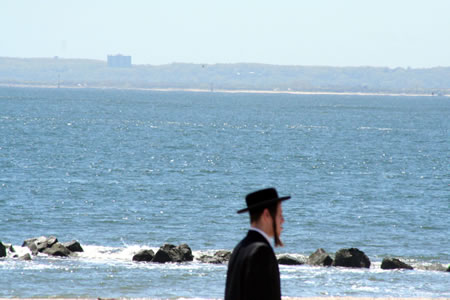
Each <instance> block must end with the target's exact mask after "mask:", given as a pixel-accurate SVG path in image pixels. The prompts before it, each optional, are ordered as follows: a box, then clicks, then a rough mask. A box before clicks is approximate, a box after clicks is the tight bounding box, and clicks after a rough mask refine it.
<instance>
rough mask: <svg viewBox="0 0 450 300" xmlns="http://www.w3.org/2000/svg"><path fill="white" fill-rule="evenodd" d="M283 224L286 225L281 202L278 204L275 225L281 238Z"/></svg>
mask: <svg viewBox="0 0 450 300" xmlns="http://www.w3.org/2000/svg"><path fill="white" fill-rule="evenodd" d="M283 223H284V217H283V208H282V207H281V201H280V202H278V208H277V215H276V217H275V224H276V226H277V232H278V235H280V236H281V231H282V230H283Z"/></svg>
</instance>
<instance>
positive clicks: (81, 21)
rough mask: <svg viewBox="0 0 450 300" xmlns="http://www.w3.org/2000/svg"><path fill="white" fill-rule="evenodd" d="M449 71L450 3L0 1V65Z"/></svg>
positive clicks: (341, 0)
mask: <svg viewBox="0 0 450 300" xmlns="http://www.w3.org/2000/svg"><path fill="white" fill-rule="evenodd" d="M108 54H123V55H131V56H132V61H133V64H150V65H162V64H169V63H173V62H183V63H199V64H216V63H264V64H274V65H307V66H338V67H343V66H375V67H391V68H395V67H405V68H406V67H411V68H430V67H438V66H444V67H448V66H450V0H277V1H275V0H272V1H267V0H221V1H218V0H217V1H216V0H127V1H125V0H77V1H69V0H0V57H24V58H29V57H54V56H59V57H61V58H87V59H98V60H106V57H107V55H108Z"/></svg>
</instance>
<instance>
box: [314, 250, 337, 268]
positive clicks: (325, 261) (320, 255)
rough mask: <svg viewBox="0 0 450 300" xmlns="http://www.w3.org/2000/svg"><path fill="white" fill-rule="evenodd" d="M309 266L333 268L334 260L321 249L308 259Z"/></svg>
mask: <svg viewBox="0 0 450 300" xmlns="http://www.w3.org/2000/svg"><path fill="white" fill-rule="evenodd" d="M308 264H309V265H312V266H331V265H332V264H333V259H332V258H331V256H330V255H329V254H328V253H327V252H326V251H325V250H323V249H322V248H319V249H317V250H316V252H314V253H313V254H311V255H310V256H309V257H308Z"/></svg>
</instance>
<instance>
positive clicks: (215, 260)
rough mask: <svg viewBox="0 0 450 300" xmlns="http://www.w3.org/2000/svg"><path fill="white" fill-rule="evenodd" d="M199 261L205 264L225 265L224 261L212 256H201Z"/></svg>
mask: <svg viewBox="0 0 450 300" xmlns="http://www.w3.org/2000/svg"><path fill="white" fill-rule="evenodd" d="M198 260H199V261H201V262H202V263H205V264H222V263H223V261H222V260H221V259H220V258H218V257H215V256H211V255H202V256H200V258H199V259H198Z"/></svg>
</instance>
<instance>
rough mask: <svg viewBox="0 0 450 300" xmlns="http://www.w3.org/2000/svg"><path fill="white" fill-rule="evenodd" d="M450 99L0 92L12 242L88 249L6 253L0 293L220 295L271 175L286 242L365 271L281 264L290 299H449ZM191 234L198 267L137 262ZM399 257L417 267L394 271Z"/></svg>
mask: <svg viewBox="0 0 450 300" xmlns="http://www.w3.org/2000/svg"><path fill="white" fill-rule="evenodd" d="M449 129H450V98H448V97H402V96H358V95H289V94H251V93H248V94H247V93H236V94H232V93H218V92H205V93H195V92H181V91H180V92H158V91H139V90H113V89H46V88H12V87H1V88H0V207H1V213H0V240H1V241H2V242H3V243H9V244H12V245H13V247H14V248H15V250H16V252H17V253H19V254H21V255H22V254H25V253H28V252H29V250H28V248H26V247H21V246H22V243H23V241H24V240H26V239H28V238H33V237H39V236H56V237H57V238H58V240H59V241H61V242H65V241H71V240H77V241H79V242H80V243H81V245H82V247H83V248H84V250H85V251H84V252H83V253H80V254H79V255H78V256H76V257H70V258H57V257H49V256H47V255H45V254H39V255H38V256H33V259H32V260H31V261H23V260H19V259H17V258H13V257H12V254H11V255H9V256H8V257H6V258H0V297H6V298H10V297H94V298H95V297H150V298H161V299H167V298H170V299H177V298H183V297H184V298H195V297H199V298H207V299H210V298H214V299H220V298H223V293H224V287H225V279H226V269H227V266H226V264H222V265H221V264H207V263H202V262H200V261H199V260H198V258H199V257H200V256H201V255H204V254H212V253H214V252H215V251H217V250H232V249H233V247H234V246H235V245H236V244H237V243H238V242H239V241H240V239H242V238H243V237H244V235H245V234H246V231H247V229H248V227H249V220H248V216H247V215H245V214H242V215H239V214H237V213H236V211H237V210H238V209H241V208H244V207H245V200H244V198H245V195H246V194H247V193H249V192H252V191H255V190H257V189H260V188H265V187H276V188H277V190H278V192H279V194H280V195H281V196H285V195H290V196H291V197H292V199H291V200H289V201H285V202H283V212H284V217H285V223H284V231H283V234H282V236H281V238H282V240H283V242H284V244H285V247H281V248H276V249H275V251H276V253H277V254H290V255H292V256H294V257H297V258H298V259H303V260H305V259H306V258H307V257H308V256H309V255H310V254H311V253H313V252H314V251H315V250H316V249H318V248H323V249H325V250H326V251H327V252H329V253H331V254H333V253H335V252H336V251H338V250H339V249H342V248H358V249H360V250H361V251H363V252H364V253H365V254H366V255H367V256H368V257H369V259H370V260H371V262H372V264H371V267H370V268H369V269H351V268H342V267H314V266H309V265H299V266H285V265H281V266H280V272H281V285H282V294H283V296H357V297H382V296H384V297H419V296H423V297H450V289H449V286H450V273H449V272H443V271H433V270H431V269H433V266H436V265H440V266H443V267H445V268H447V267H448V265H449V264H450V242H449V236H450V230H449V228H450V151H449V146H450V135H449ZM165 243H170V244H174V245H179V244H182V243H186V244H188V245H189V246H190V247H191V249H192V250H193V253H194V257H195V259H194V261H193V262H187V263H169V264H156V263H138V262H133V261H132V256H133V255H134V254H135V253H137V252H138V251H139V250H142V249H147V248H151V249H154V250H157V249H158V248H159V247H160V246H161V245H163V244H165ZM385 257H395V258H399V259H400V260H402V261H404V262H406V263H408V264H410V265H412V266H413V267H414V270H383V269H381V268H380V265H381V261H382V260H383V258H385Z"/></svg>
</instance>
